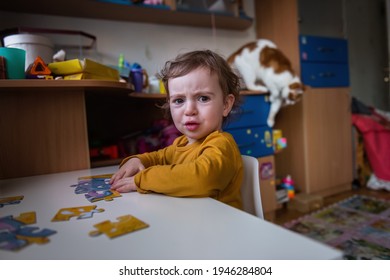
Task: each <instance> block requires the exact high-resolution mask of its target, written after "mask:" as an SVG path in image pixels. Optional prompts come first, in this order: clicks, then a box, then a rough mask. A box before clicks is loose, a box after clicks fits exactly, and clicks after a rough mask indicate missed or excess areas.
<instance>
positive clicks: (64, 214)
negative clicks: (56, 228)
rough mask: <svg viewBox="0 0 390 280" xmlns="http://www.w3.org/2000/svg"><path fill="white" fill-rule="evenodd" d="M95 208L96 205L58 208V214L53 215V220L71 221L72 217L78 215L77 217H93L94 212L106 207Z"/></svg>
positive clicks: (101, 210) (99, 211)
mask: <svg viewBox="0 0 390 280" xmlns="http://www.w3.org/2000/svg"><path fill="white" fill-rule="evenodd" d="M95 208H96V205H87V206H79V207H69V208H62V209H60V210H58V212H57V214H56V215H55V216H54V217H53V219H52V220H51V221H52V222H58V221H69V220H70V218H72V217H77V219H87V218H91V217H92V216H93V214H94V213H101V212H103V211H104V209H102V208H99V209H95Z"/></svg>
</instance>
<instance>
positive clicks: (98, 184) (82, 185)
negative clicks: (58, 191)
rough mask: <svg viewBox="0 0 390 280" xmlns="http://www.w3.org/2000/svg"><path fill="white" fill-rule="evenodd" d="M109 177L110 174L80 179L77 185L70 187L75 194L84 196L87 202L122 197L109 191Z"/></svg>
mask: <svg viewBox="0 0 390 280" xmlns="http://www.w3.org/2000/svg"><path fill="white" fill-rule="evenodd" d="M111 177H112V174H103V175H94V176H85V177H80V178H78V183H77V184H76V185H72V186H71V187H75V193H76V194H85V198H86V199H87V200H88V201H89V202H96V201H100V200H106V201H112V200H113V199H114V198H116V197H121V196H122V195H121V194H120V193H119V192H117V191H113V190H110V188H111V185H110V178H111Z"/></svg>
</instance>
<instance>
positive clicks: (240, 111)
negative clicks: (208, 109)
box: [230, 109, 254, 115]
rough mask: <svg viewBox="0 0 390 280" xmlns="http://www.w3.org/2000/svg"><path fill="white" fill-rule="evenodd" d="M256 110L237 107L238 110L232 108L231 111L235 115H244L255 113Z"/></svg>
mask: <svg viewBox="0 0 390 280" xmlns="http://www.w3.org/2000/svg"><path fill="white" fill-rule="evenodd" d="M253 112H254V110H240V109H236V110H232V111H231V112H230V114H233V115H244V114H253Z"/></svg>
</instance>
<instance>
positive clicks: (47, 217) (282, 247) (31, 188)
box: [0, 166, 342, 260]
mask: <svg viewBox="0 0 390 280" xmlns="http://www.w3.org/2000/svg"><path fill="white" fill-rule="evenodd" d="M115 170H117V167H116V166H115V167H104V168H96V169H91V170H79V171H73V172H66V173H56V174H49V175H42V176H33V177H24V178H17V179H7V180H1V181H0V197H8V196H16V195H24V199H23V200H22V201H21V203H20V204H15V205H6V206H4V207H3V208H0V217H3V216H6V215H13V216H14V217H16V216H18V215H19V214H20V213H23V212H30V211H36V213H37V223H36V224H34V225H32V226H37V227H39V228H48V229H53V230H56V231H57V233H56V234H54V235H51V236H50V237H49V239H50V242H49V243H47V244H44V245H38V244H31V245H29V246H27V247H26V248H24V249H22V250H21V251H19V252H9V251H5V250H0V259H3V260H17V259H24V260H29V259H38V260H42V259H55V260H63V259H68V260H75V259H76V260H77V259H90V260H99V259H111V260H114V259H115V260H116V259H138V260H150V259H168V260H169V259H171V260H172V259H184V260H194V259H203V260H204V259H209V260H211V259H220V260H223V259H225V260H240V259H248V260H249V259H252V260H255V259H263V260H264V259H270V260H271V259H274V260H275V259H287V260H289V259H300V260H304V259H323V260H324V259H340V258H342V253H341V252H340V251H338V250H335V249H333V248H331V247H328V246H326V245H323V244H321V243H318V242H316V241H313V240H311V239H308V238H306V237H303V236H301V235H298V234H296V233H294V232H292V231H289V230H287V229H284V228H282V227H280V226H277V225H274V224H272V223H270V222H267V221H264V220H261V219H258V218H256V217H255V216H252V215H249V214H247V213H245V212H243V211H239V210H237V209H234V208H232V207H230V206H228V205H225V204H223V203H220V202H218V201H216V200H214V199H211V198H174V197H168V196H164V195H156V194H139V193H125V194H122V195H123V196H122V197H119V198H115V199H114V201H99V202H96V203H93V204H95V205H97V208H104V209H105V211H104V212H102V213H97V214H95V215H94V216H93V217H92V218H89V219H83V220H77V219H75V218H72V219H70V220H69V221H64V222H51V219H52V218H53V216H54V215H55V214H56V213H57V211H58V210H59V209H61V208H65V207H75V206H84V205H91V203H90V202H89V201H88V200H86V199H85V197H84V195H83V194H79V195H76V194H75V193H74V188H71V187H70V185H72V184H75V183H77V178H78V177H80V176H88V175H96V174H106V173H112V172H114V171H115ZM127 214H131V215H133V216H135V217H137V218H138V219H140V220H142V221H144V222H146V223H147V224H149V225H150V226H149V227H148V228H146V229H142V230H139V231H135V232H132V233H129V234H127V235H124V236H120V237H117V238H114V239H109V238H108V237H107V236H106V235H104V234H102V235H100V236H97V237H90V236H89V232H90V231H92V230H94V227H93V225H94V224H97V223H99V222H101V221H104V220H112V221H116V218H117V217H119V216H123V215H127Z"/></svg>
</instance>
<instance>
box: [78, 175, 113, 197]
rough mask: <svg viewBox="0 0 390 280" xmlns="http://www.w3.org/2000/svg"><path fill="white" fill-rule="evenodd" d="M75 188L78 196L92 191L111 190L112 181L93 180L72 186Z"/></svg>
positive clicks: (104, 179) (105, 179)
mask: <svg viewBox="0 0 390 280" xmlns="http://www.w3.org/2000/svg"><path fill="white" fill-rule="evenodd" d="M72 186H74V187H76V188H75V193H76V194H82V193H88V192H90V191H102V190H109V189H110V187H111V185H110V179H107V178H93V179H90V180H82V181H79V182H78V184H77V185H72Z"/></svg>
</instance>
